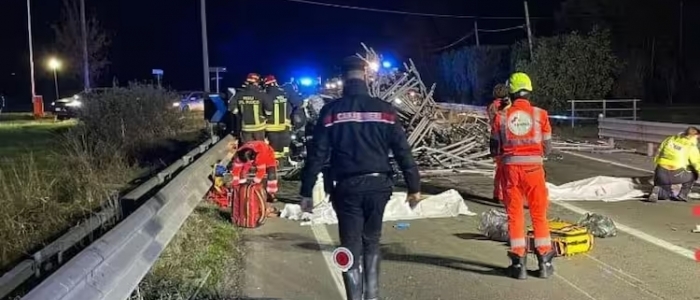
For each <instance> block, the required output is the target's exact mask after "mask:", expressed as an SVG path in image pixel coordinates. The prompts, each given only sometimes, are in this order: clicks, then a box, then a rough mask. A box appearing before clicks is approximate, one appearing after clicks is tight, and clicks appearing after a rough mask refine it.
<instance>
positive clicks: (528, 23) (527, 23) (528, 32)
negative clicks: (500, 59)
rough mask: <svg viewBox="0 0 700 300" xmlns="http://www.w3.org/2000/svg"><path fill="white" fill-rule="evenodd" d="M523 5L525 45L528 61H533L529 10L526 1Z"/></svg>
mask: <svg viewBox="0 0 700 300" xmlns="http://www.w3.org/2000/svg"><path fill="white" fill-rule="evenodd" d="M523 4H524V5H525V25H526V26H527V44H528V46H529V47H530V59H533V54H532V27H530V10H529V9H528V7H527V1H523Z"/></svg>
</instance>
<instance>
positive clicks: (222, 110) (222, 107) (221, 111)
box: [209, 94, 228, 123]
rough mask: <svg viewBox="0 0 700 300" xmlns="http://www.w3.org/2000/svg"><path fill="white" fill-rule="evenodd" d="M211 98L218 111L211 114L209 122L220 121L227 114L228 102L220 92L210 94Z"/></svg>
mask: <svg viewBox="0 0 700 300" xmlns="http://www.w3.org/2000/svg"><path fill="white" fill-rule="evenodd" d="M209 99H211V101H212V102H213V103H214V108H216V111H215V112H214V114H213V115H212V116H211V119H209V122H212V123H219V122H221V121H222V120H223V118H224V116H225V115H226V111H227V110H228V108H227V107H226V103H225V102H224V99H221V95H219V94H209Z"/></svg>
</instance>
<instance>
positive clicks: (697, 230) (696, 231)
mask: <svg viewBox="0 0 700 300" xmlns="http://www.w3.org/2000/svg"><path fill="white" fill-rule="evenodd" d="M690 232H692V233H700V225H695V229H693V230H691V231H690Z"/></svg>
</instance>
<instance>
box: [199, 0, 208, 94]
mask: <svg viewBox="0 0 700 300" xmlns="http://www.w3.org/2000/svg"><path fill="white" fill-rule="evenodd" d="M200 10H201V11H200V13H201V18H202V59H203V63H204V66H203V70H204V92H205V93H209V92H211V83H210V79H209V45H208V41H207V2H206V0H201V1H200Z"/></svg>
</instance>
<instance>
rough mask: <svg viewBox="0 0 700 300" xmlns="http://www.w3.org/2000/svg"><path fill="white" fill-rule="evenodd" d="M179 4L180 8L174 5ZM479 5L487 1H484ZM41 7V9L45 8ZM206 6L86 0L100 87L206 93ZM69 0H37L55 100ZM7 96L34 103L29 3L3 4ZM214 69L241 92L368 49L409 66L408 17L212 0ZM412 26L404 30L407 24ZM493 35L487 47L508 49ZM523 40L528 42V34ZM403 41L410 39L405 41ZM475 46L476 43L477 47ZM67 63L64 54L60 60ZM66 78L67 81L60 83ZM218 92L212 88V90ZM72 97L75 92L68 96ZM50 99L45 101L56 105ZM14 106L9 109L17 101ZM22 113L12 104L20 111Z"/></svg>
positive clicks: (66, 86) (451, 29)
mask: <svg viewBox="0 0 700 300" xmlns="http://www.w3.org/2000/svg"><path fill="white" fill-rule="evenodd" d="M319 1H322V2H325V3H333V4H340V5H353V6H362V7H371V8H379V9H390V10H403V11H414V12H423V13H435V14H452V15H479V16H512V17H522V16H523V15H524V13H523V5H522V1H519V0H501V1H493V0H490V1H460V2H457V1H449V0H433V1H429V2H428V1H417V0H413V1H386V2H383V4H378V3H377V1H369V0H319ZM176 2H177V3H180V4H175V3H176ZM479 2H480V3H479ZM530 2H537V3H530V14H531V15H532V16H536V17H537V16H539V17H545V18H551V17H552V16H553V14H554V11H555V10H556V8H557V7H558V3H559V2H560V1H558V0H537V1H530ZM39 3H41V4H39ZM199 3H200V2H199V1H198V0H180V1H172V0H170V1H166V0H139V1H136V0H119V1H104V0H103V1H99V0H86V5H87V7H88V12H94V13H96V14H97V17H98V19H99V20H100V22H101V23H102V26H103V27H104V29H106V30H107V31H108V32H110V33H111V34H112V35H113V37H112V45H111V47H110V48H109V60H110V61H111V65H110V67H109V69H108V70H107V73H106V74H105V76H103V77H102V79H101V82H100V83H99V84H98V85H108V84H110V83H111V82H112V79H113V78H114V77H116V78H118V79H119V82H120V83H125V82H127V81H130V80H150V79H152V77H151V70H152V69H154V68H160V69H163V70H164V71H165V76H164V84H165V85H167V86H170V87H173V88H175V89H178V90H189V89H202V85H203V83H202V81H203V79H202V76H203V75H202V54H201V53H202V44H201V28H200V11H199ZM60 9H61V0H41V1H39V0H33V5H32V26H33V36H34V49H35V62H36V78H37V93H38V94H45V95H53V82H52V81H53V80H52V79H53V78H52V76H51V73H50V72H48V71H47V69H46V67H45V61H46V59H47V58H48V57H49V56H50V55H51V54H52V53H53V51H52V50H51V49H52V47H53V45H52V43H53V31H52V29H51V25H52V24H55V23H56V22H58V20H59V18H60ZM0 12H2V18H0V41H3V43H2V44H3V46H2V47H0V93H3V94H5V95H7V96H8V99H10V101H11V102H23V101H25V100H22V99H26V101H27V102H28V101H29V100H28V99H29V95H30V87H29V54H28V45H27V27H26V15H27V10H26V2H25V1H24V0H4V1H2V4H0ZM207 17H208V23H207V24H208V25H207V26H208V37H209V57H210V65H212V66H225V67H227V68H228V70H229V73H228V74H226V75H225V76H224V77H225V79H224V81H223V83H222V85H223V86H234V85H235V86H237V85H238V84H239V82H240V81H242V80H243V79H244V78H243V77H244V76H245V74H246V73H248V72H258V73H261V74H262V75H263V76H265V75H266V74H268V73H272V74H275V75H277V77H278V78H281V79H287V78H289V77H290V76H293V75H296V76H300V75H303V74H308V75H314V73H319V75H331V73H332V71H333V68H334V66H335V65H336V64H337V62H338V61H340V60H341V59H342V58H343V57H344V56H347V55H351V54H353V53H355V52H357V51H360V50H361V48H360V44H359V43H360V42H362V41H363V42H366V43H367V44H368V45H370V46H372V47H374V48H375V49H377V50H378V51H380V52H382V53H391V55H392V56H394V57H396V59H398V60H401V59H402V57H401V54H402V53H404V52H405V51H406V49H401V46H400V45H402V44H400V43H399V41H398V40H399V38H397V37H399V36H401V32H398V31H400V30H401V28H402V26H401V25H399V26H397V24H404V23H405V22H406V19H407V16H404V15H394V14H385V13H376V12H367V11H358V10H349V9H341V8H331V7H324V6H316V5H310V4H303V3H295V2H289V1H286V0H208V1H207ZM435 20H436V23H439V24H440V26H441V28H447V29H443V30H442V31H441V35H443V36H441V38H443V39H444V40H445V42H446V43H448V42H449V41H451V40H456V39H458V38H459V37H460V36H463V35H464V34H466V33H468V32H469V31H471V30H472V28H473V20H471V19H447V18H435ZM402 22H404V23H402ZM522 23H524V20H517V19H516V20H483V21H480V23H479V24H480V25H479V26H480V27H481V28H487V29H488V28H504V27H510V26H516V25H520V24H522ZM546 23H548V22H547V21H546V19H542V20H535V29H536V30H538V29H539V28H538V27H537V26H540V28H544V27H546V26H547V25H546ZM518 35H520V33H516V38H517V36H518ZM501 36H504V38H503V39H505V40H500V41H499V40H498V39H493V38H489V37H488V36H487V37H485V39H486V40H484V41H482V43H485V42H487V43H504V44H510V43H512V42H513V41H514V40H513V37H512V36H513V34H507V35H501ZM522 37H523V38H524V36H522ZM404 38H405V37H404ZM469 43H473V41H471V42H469ZM56 55H57V56H59V57H60V53H56ZM60 78H61V75H60V74H59V79H60ZM60 85H61V88H62V90H66V91H75V90H78V89H80V85H79V81H76V80H70V79H68V78H63V79H62V80H60ZM212 86H213V85H212ZM67 93H68V92H67ZM49 97H50V96H47V98H49ZM10 104H11V103H10ZM13 106H14V105H13Z"/></svg>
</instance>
